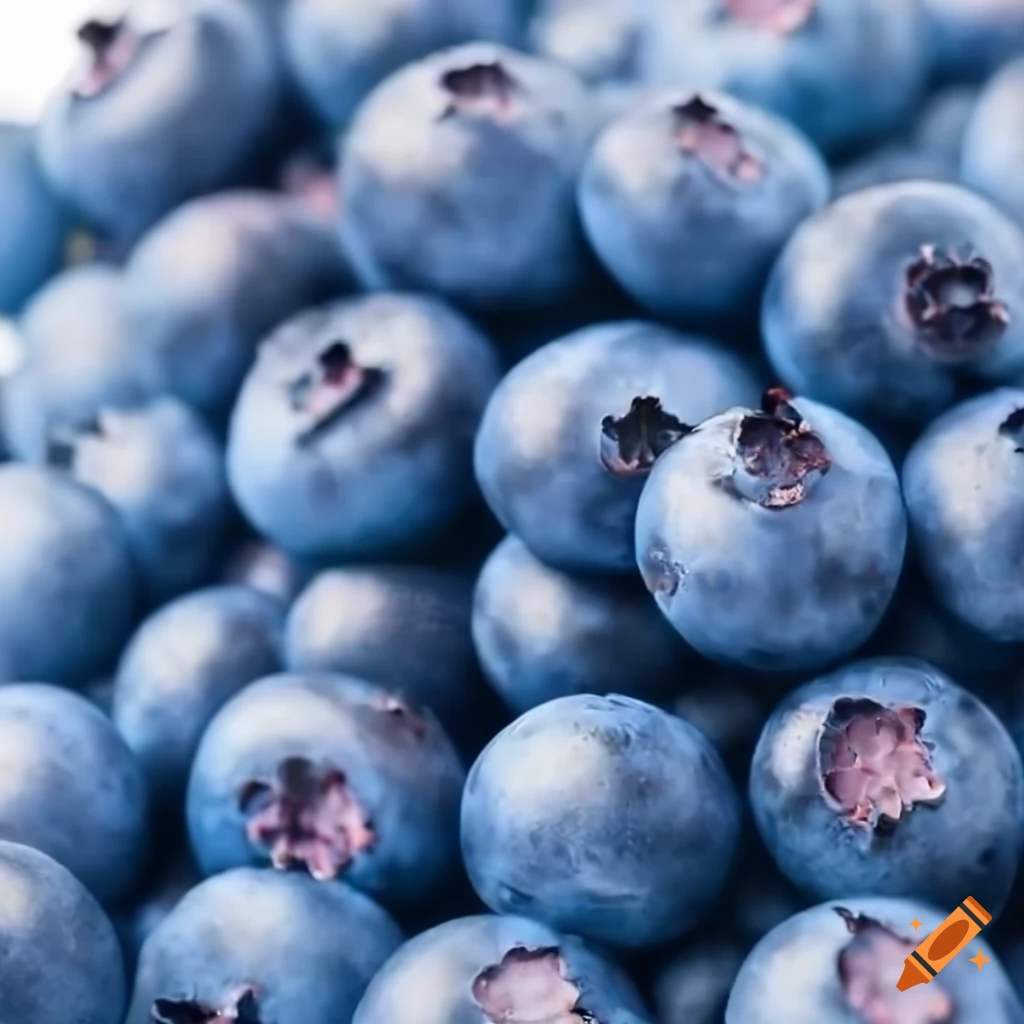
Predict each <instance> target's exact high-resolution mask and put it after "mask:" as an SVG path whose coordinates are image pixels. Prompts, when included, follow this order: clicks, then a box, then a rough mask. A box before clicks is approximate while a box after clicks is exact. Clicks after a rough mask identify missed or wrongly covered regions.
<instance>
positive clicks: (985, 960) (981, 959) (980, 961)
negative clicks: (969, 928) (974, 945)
mask: <svg viewBox="0 0 1024 1024" xmlns="http://www.w3.org/2000/svg"><path fill="white" fill-rule="evenodd" d="M968 963H972V964H977V965H978V970H979V971H980V970H981V969H982V967H984V966H985V964H990V963H992V960H991V958H989V957H987V956H985V954H984V953H983V952H982V951H981V950H980V949H979V950H978V955H977V956H972V957H971V959H970V960H969V961H968Z"/></svg>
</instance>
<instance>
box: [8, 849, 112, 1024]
mask: <svg viewBox="0 0 1024 1024" xmlns="http://www.w3.org/2000/svg"><path fill="white" fill-rule="evenodd" d="M0 892H2V893H3V898H2V899H0V948H2V949H3V951H4V967H3V971H0V1006H2V1007H3V1014H4V1020H5V1021H11V1024H15V1022H17V1024H69V1022H71V1021H74V1024H121V1018H122V1015H123V1013H124V1002H125V979H124V967H123V964H122V961H121V951H120V949H118V945H117V936H116V935H115V933H114V929H113V926H112V925H111V923H110V921H109V919H108V918H107V916H106V914H104V913H103V911H102V910H101V909H100V907H99V904H97V902H96V901H95V899H93V897H92V896H90V895H89V893H88V892H87V891H86V890H85V889H84V888H83V887H82V885H81V884H80V883H79V882H78V881H76V880H75V878H74V877H73V876H72V875H71V874H69V873H68V872H67V871H66V870H65V869H64V868H62V867H61V866H60V865H59V864H58V863H56V862H55V861H53V860H51V859H50V858H49V857H47V856H46V855H45V854H42V853H39V852H37V851H36V850H31V849H29V848H28V847H26V846H19V845H18V844H17V843H7V842H0Z"/></svg>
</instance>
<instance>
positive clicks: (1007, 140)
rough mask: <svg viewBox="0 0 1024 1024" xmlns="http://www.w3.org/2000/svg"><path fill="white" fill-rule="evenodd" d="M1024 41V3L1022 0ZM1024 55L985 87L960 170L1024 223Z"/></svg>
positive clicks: (970, 184) (966, 137)
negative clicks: (1023, 177) (1021, 172)
mask: <svg viewBox="0 0 1024 1024" xmlns="http://www.w3.org/2000/svg"><path fill="white" fill-rule="evenodd" d="M1020 17H1021V42H1022V44H1024V4H1021V15H1020ZM1022 111H1024V57H1022V58H1021V59H1020V60H1015V61H1014V62H1013V63H1012V64H1008V65H1007V66H1006V67H1005V68H1004V69H1003V70H1002V71H1001V72H1000V73H999V74H998V75H996V76H995V77H994V78H993V79H992V80H991V81H990V82H989V83H988V84H987V85H986V86H985V88H984V89H983V90H982V93H981V96H980V97H979V99H978V102H977V104H976V105H975V107H974V113H973V114H972V116H971V119H970V122H969V124H968V126H967V130H966V133H965V135H964V140H963V153H962V158H961V164H960V174H961V177H962V178H963V182H964V184H965V185H967V186H968V188H972V189H974V190H975V191H976V192H980V193H981V194H982V195H984V196H988V198H989V199H991V200H992V201H993V202H994V203H996V204H997V205H998V206H1000V207H1001V208H1002V209H1003V210H1004V211H1005V212H1006V213H1008V214H1009V215H1010V216H1011V217H1013V218H1014V219H1015V220H1016V221H1017V222H1018V223H1024V185H1022V184H1021V183H1020V181H1019V180H1018V174H1017V168H1018V167H1019V166H1020V161H1021V159H1022V157H1024V126H1022V125H1021V112H1022Z"/></svg>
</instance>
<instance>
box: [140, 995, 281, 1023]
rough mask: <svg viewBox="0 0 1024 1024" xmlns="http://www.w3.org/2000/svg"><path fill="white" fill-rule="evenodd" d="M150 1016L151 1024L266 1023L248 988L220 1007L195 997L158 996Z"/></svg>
mask: <svg viewBox="0 0 1024 1024" xmlns="http://www.w3.org/2000/svg"><path fill="white" fill-rule="evenodd" d="M149 1018H150V1024H229V1022H231V1024H266V1022H264V1021H262V1020H261V1019H260V1012H259V1006H258V1005H257V1002H256V994H255V992H254V990H253V989H251V988H244V989H242V990H241V991H240V992H239V993H238V994H237V995H236V996H232V997H231V998H230V999H228V1000H227V1002H226V1003H225V1004H224V1005H223V1006H222V1007H221V1008H220V1009H218V1008H216V1007H213V1006H209V1005H208V1004H206V1003H201V1002H199V1001H198V1000H195V999H157V1000H156V1001H155V1002H154V1003H153V1008H152V1010H151V1012H150V1015H149Z"/></svg>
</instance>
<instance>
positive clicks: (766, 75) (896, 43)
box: [641, 0, 930, 150]
mask: <svg viewBox="0 0 1024 1024" xmlns="http://www.w3.org/2000/svg"><path fill="white" fill-rule="evenodd" d="M648 7H649V14H648V18H649V19H650V23H649V25H648V31H647V32H646V33H645V35H644V52H643V55H642V57H641V69H642V72H643V74H644V77H645V78H646V79H647V80H648V81H650V82H653V83H657V84H664V85H679V86H686V87H690V88H693V87H697V88H701V89H719V90H721V91H723V92H727V93H730V94H731V95H733V96H735V97H736V98H737V99H740V100H744V101H746V102H748V103H755V104H757V105H758V106H762V107H765V108H767V109H768V110H772V111H774V112H775V113H776V114H778V115H780V116H781V117H784V118H786V119H787V120H789V121H792V122H793V123H794V124H795V125H797V126H798V127H800V128H802V129H803V130H804V131H805V132H806V133H807V134H808V135H809V136H810V137H811V138H812V139H813V140H814V141H815V142H817V143H819V144H820V145H822V146H824V147H825V148H826V149H829V150H836V149H841V148H843V147H850V146H854V145H858V144H863V143H865V142H870V141H871V140H872V139H875V138H879V137H881V136H883V135H885V134H888V133H889V132H891V131H893V130H894V129H897V128H898V127H900V125H901V124H902V123H903V122H904V121H905V120H907V119H908V118H909V117H910V115H911V114H912V112H913V110H914V106H915V104H916V103H917V102H918V101H919V99H920V97H921V94H922V91H923V86H924V84H925V79H926V76H927V72H928V70H929V68H928V63H929V57H930V52H929V50H928V48H927V47H926V46H922V45H921V35H922V31H923V27H924V26H923V19H922V17H921V13H920V10H919V8H918V6H917V2H916V0H863V2H858V3H850V2H849V0H685V2H680V0H653V2H652V3H650V4H649V5H648Z"/></svg>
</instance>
